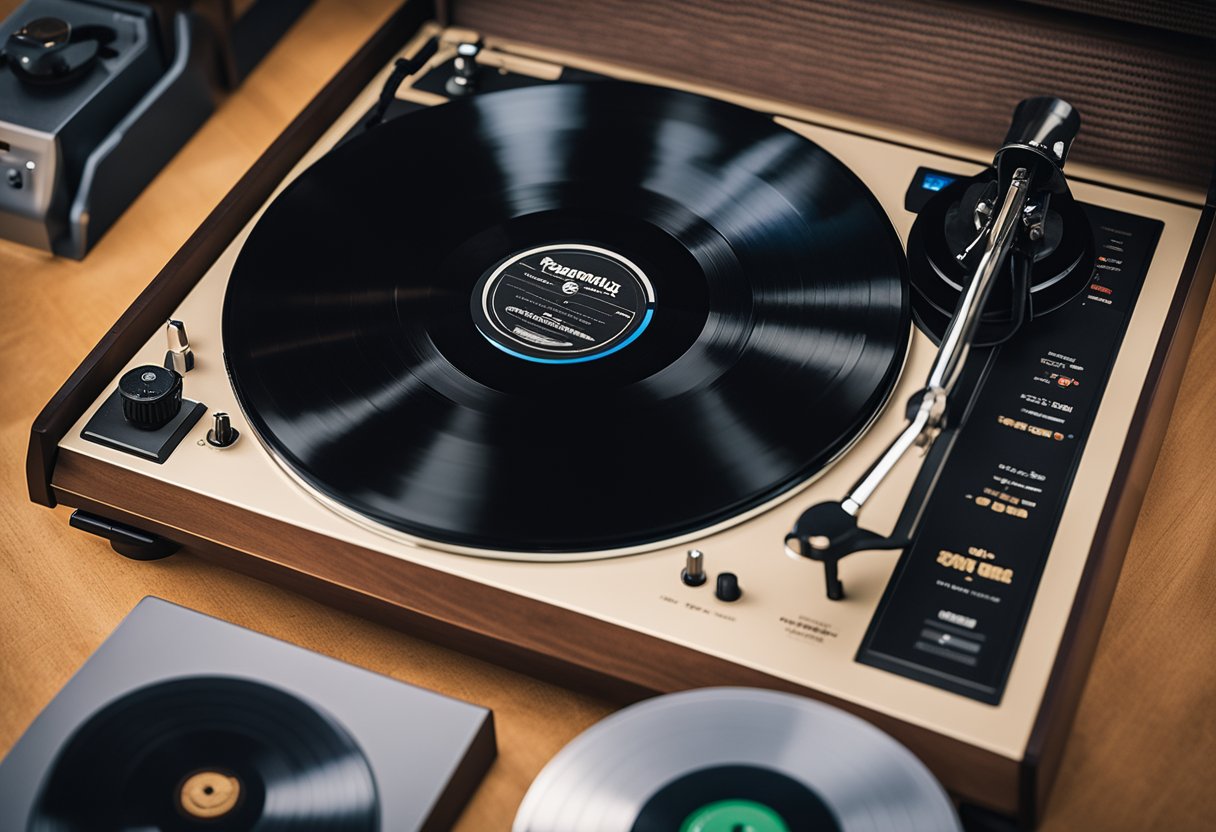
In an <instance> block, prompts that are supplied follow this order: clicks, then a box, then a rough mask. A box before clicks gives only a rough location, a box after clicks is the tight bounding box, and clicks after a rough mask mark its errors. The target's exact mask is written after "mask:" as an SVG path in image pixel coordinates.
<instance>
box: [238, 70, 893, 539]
mask: <svg viewBox="0 0 1216 832" xmlns="http://www.w3.org/2000/svg"><path fill="white" fill-rule="evenodd" d="M909 314H910V313H909V306H908V289H907V276H906V265H905V260H904V257H903V252H902V248H901V246H900V242H899V239H898V237H897V236H896V234H895V232H894V230H893V228H892V227H891V224H890V222H889V220H888V219H887V217H886V215H885V214H884V213H883V210H882V208H881V207H880V206H879V204H878V202H877V201H876V200H875V198H874V197H873V195H872V194H871V193H870V192H869V191H868V190H867V189H866V188H865V186H864V185H863V184H862V183H861V182H860V181H859V180H858V179H857V178H856V177H855V176H853V175H852V173H850V172H849V171H848V169H847V168H845V166H844V165H842V164H841V163H840V162H838V161H837V160H836V159H835V158H833V157H832V156H831V155H829V154H828V153H827V152H825V151H824V150H822V149H821V148H819V147H818V146H817V145H815V144H813V143H812V142H810V141H808V140H807V139H805V138H802V137H800V136H798V135H797V134H795V133H793V132H792V131H789V130H787V129H785V128H783V127H781V126H779V125H777V124H776V123H774V122H773V120H772V119H771V118H769V117H766V116H764V115H761V114H759V113H756V112H753V111H751V110H747V109H744V108H741V107H737V106H734V105H730V104H726V103H724V102H720V101H716V100H713V99H708V98H703V97H700V96H695V95H691V94H687V93H682V92H675V91H671V90H665V89H661V88H657V87H647V86H642V85H635V84H625V83H617V82H599V83H589V84H554V85H549V86H538V87H532V88H526V89H518V90H510V91H505V92H496V93H491V94H485V95H482V96H480V97H473V98H469V99H463V100H458V101H454V102H452V103H448V104H444V105H442V106H438V107H434V108H430V109H427V110H423V111H419V112H416V113H412V114H409V115H406V116H403V117H401V118H398V119H395V120H393V121H390V122H388V123H386V124H384V125H382V126H379V127H376V128H374V129H372V130H370V131H368V132H367V133H366V134H363V135H361V136H359V137H357V138H355V139H353V140H351V141H349V142H347V143H345V144H344V145H342V146H340V147H339V148H337V149H336V150H334V151H333V152H331V153H329V154H328V155H327V156H325V157H324V158H322V159H321V160H320V161H319V162H317V163H316V164H315V165H313V166H312V167H311V168H310V169H309V170H307V171H305V172H304V173H303V174H302V175H301V176H300V177H299V178H298V179H297V180H296V181H295V182H293V183H292V184H291V185H290V186H289V187H288V188H287V189H286V190H285V191H284V192H283V193H282V194H281V195H280V196H279V197H278V198H277V199H276V200H275V201H274V203H273V204H272V205H271V206H270V207H269V208H268V209H267V211H266V212H265V214H264V215H263V217H262V219H261V220H259V222H258V223H257V225H256V226H255V228H254V229H253V232H252V233H251V235H250V237H249V239H248V241H247V242H246V243H245V246H244V248H243V250H242V251H241V254H240V256H239V258H238V260H237V262H236V265H235V267H234V269H233V272H232V276H231V279H230V283H229V287H228V293H227V297H226V299H225V303H224V317H223V332H224V350H225V358H226V361H227V363H228V367H229V371H230V374H231V377H232V381H233V384H234V387H235V389H236V393H237V396H238V398H239V400H240V402H241V405H242V407H243V409H244V411H245V413H246V415H247V417H248V418H249V420H250V422H251V424H252V425H253V427H254V428H255V429H256V431H257V433H258V434H259V436H260V437H261V438H262V439H263V441H264V442H266V443H267V444H268V446H269V447H270V448H271V450H272V451H273V452H274V453H275V454H277V455H278V456H279V457H280V458H281V459H282V460H283V461H284V462H285V463H286V464H287V465H288V466H289V467H290V468H291V469H292V470H294V471H295V472H296V473H297V474H298V475H299V476H300V477H301V478H302V479H303V480H305V481H306V482H308V483H309V484H310V485H312V486H313V487H315V488H316V489H318V490H319V491H321V492H322V493H323V494H325V495H328V496H329V497H330V498H332V499H334V500H336V501H337V502H339V503H341V504H342V505H344V506H346V507H348V508H350V509H353V510H354V511H356V512H359V513H360V514H363V515H365V516H367V517H369V518H372V519H373V520H376V521H378V522H380V523H383V524H386V525H388V526H390V527H393V528H396V529H399V530H402V531H405V532H409V533H412V534H415V535H419V536H422V537H425V538H429V539H432V540H436V541H441V542H444V543H449V544H457V545H463V546H471V547H480V548H488V549H501V550H510V551H523V552H578V551H590V550H607V549H614V548H621V547H628V546H634V545H639V544H644V543H649V542H653V541H656V540H661V539H665V538H668V537H672V536H675V535H678V534H682V533H686V532H690V531H693V530H696V529H700V528H704V527H706V526H709V525H711V524H714V523H717V522H720V521H723V520H726V519H728V518H730V517H732V516H734V515H737V514H739V513H741V512H743V511H746V510H747V509H749V508H753V507H755V506H757V505H760V504H762V503H763V502H765V501H767V500H769V499H771V498H773V497H774V496H776V495H778V494H780V493H781V492H782V491H784V490H786V489H788V488H790V487H792V486H793V485H795V484H797V483H799V482H801V481H803V480H805V479H806V478H807V477H808V476H811V475H812V474H814V473H815V472H817V471H818V470H820V469H821V468H822V467H823V466H824V465H826V464H827V463H828V462H829V461H830V460H831V459H832V458H833V457H834V456H835V455H836V454H837V453H839V452H840V451H841V450H842V449H843V448H844V447H845V446H846V445H847V444H848V443H849V442H850V441H851V440H852V439H854V438H855V437H856V435H857V434H858V432H859V431H860V430H862V429H863V428H864V427H865V426H866V425H867V424H868V423H869V421H870V420H871V418H872V417H873V416H874V414H875V413H876V412H877V410H878V408H880V407H881V405H882V403H883V402H884V401H885V399H886V397H887V396H888V394H889V392H890V390H891V389H892V387H893V385H894V382H895V379H896V377H897V374H898V371H899V369H900V367H901V364H902V360H903V355H904V351H905V349H906V346H907V341H908V335H909V327H910V323H909Z"/></svg>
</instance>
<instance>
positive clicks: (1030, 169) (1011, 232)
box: [785, 98, 1080, 600]
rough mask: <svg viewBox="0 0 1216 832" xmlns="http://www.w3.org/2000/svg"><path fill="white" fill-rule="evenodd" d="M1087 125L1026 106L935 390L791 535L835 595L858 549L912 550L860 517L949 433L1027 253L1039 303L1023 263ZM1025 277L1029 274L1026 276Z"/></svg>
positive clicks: (986, 215) (939, 360)
mask: <svg viewBox="0 0 1216 832" xmlns="http://www.w3.org/2000/svg"><path fill="white" fill-rule="evenodd" d="M1079 126H1080V117H1079V116H1078V115H1077V113H1076V111H1075V110H1074V109H1073V108H1072V107H1071V106H1070V105H1069V104H1067V103H1066V102H1064V101H1061V100H1060V99H1056V98H1032V99H1027V100H1026V101H1023V102H1022V103H1021V104H1019V105H1018V108H1017V110H1016V111H1015V112H1014V118H1013V123H1012V125H1011V126H1010V129H1009V133H1008V135H1007V136H1006V138H1005V142H1004V144H1003V145H1002V146H1001V149H1000V150H999V151H997V154H996V157H995V159H994V161H993V167H994V169H995V173H996V178H995V181H993V182H992V183H991V184H990V186H989V188H988V190H987V192H986V193H985V196H984V197H983V198H981V199H979V200H978V201H977V203H976V205H975V208H974V211H973V216H974V221H975V226H976V229H977V231H978V235H977V236H976V238H975V240H974V241H973V242H972V243H971V244H970V245H969V246H967V248H966V249H964V250H963V251H961V252H959V253H958V254H957V255H956V256H957V258H958V260H959V261H960V262H962V263H964V264H966V265H968V266H970V263H971V261H972V260H973V261H974V268H969V269H968V271H969V272H970V274H971V278H970V281H969V282H968V283H967V285H966V286H965V288H964V291H963V294H962V296H961V297H960V299H959V302H958V306H957V307H956V309H955V312H954V315H953V317H952V318H951V320H950V323H949V326H948V327H947V329H946V331H945V334H944V335H943V337H942V340H941V345H940V347H939V349H938V353H937V357H936V358H935V360H934V362H933V366H932V368H931V369H930V371H929V375H928V378H927V379H926V381H925V386H924V387H923V388H921V389H920V390H919V391H918V392H917V393H916V394H914V395H913V396H912V398H911V399H910V400H909V401H908V405H907V420H908V421H907V425H906V426H905V427H904V429H903V431H902V432H901V433H900V434H899V435H898V436H897V437H896V438H895V439H894V441H892V442H891V444H890V445H888V446H887V448H886V450H885V451H884V452H883V453H882V455H881V456H880V457H879V458H878V459H877V460H876V461H875V462H874V463H873V464H872V465H871V466H870V467H869V469H867V470H866V472H865V474H864V475H863V476H862V477H861V478H860V479H859V480H858V481H857V482H856V483H855V484H854V486H853V487H852V489H850V490H849V493H848V495H847V496H846V497H845V498H844V499H843V500H840V501H838V502H825V503H819V504H817V505H814V506H811V507H810V508H809V509H807V510H806V511H805V512H803V513H802V515H801V516H800V517H799V518H798V520H797V522H796V523H795V524H794V528H793V530H792V531H790V533H789V534H787V535H786V537H785V547H786V551H787V553H788V554H789V555H790V556H791V557H795V558H802V557H806V558H810V559H812V560H818V561H822V562H823V566H824V576H825V578H826V581H827V595H828V598H830V599H832V600H840V599H841V598H843V597H844V586H843V584H842V583H841V581H840V576H839V572H838V568H837V567H838V564H839V562H840V559H841V558H844V557H846V556H848V555H851V554H853V553H854V552H861V551H868V550H878V549H902V548H904V547H906V546H908V545H909V543H910V542H911V537H912V530H911V529H900V528H897V529H896V531H895V532H893V533H892V534H890V535H882V534H878V533H877V532H873V531H870V530H868V529H865V528H862V527H861V526H860V525H859V523H858V518H859V516H860V514H861V512H862V510H863V509H864V507H865V505H866V503H867V501H869V499H870V498H871V497H872V496H873V495H874V492H875V491H877V490H878V488H879V486H880V485H882V483H883V481H884V480H886V478H887V477H888V476H889V475H890V474H891V472H892V471H893V470H894V468H895V466H896V464H897V463H898V462H899V461H900V459H902V458H903V457H904V455H905V454H907V453H908V452H909V451H910V450H911V449H912V448H920V449H922V452H924V453H928V451H929V449H930V448H932V446H933V444H934V442H935V441H936V440H937V438H938V436H939V435H940V434H941V432H942V429H943V428H944V427H946V425H947V423H948V420H949V418H950V416H951V409H952V405H953V404H955V402H954V401H953V398H952V396H953V393H954V392H955V387H956V385H957V383H958V380H959V376H960V374H961V371H962V368H963V365H964V363H965V362H966V359H967V355H968V353H969V352H970V350H971V347H972V345H973V344H974V343H975V339H976V333H977V330H978V328H979V325H980V319H981V316H982V315H983V313H984V309H985V305H986V304H987V302H988V299H989V297H990V296H991V295H992V289H993V286H994V285H995V284H996V283H997V282H998V281H997V278H998V277H999V276H1000V275H1001V274H1002V270H1003V269H1005V268H1006V267H1008V266H1010V261H1011V260H1016V258H1017V257H1022V258H1025V260H1023V261H1022V264H1016V265H1015V266H1014V272H1015V275H1014V285H1015V286H1017V287H1019V288H1020V290H1022V291H1024V292H1025V293H1026V295H1027V298H1026V302H1027V303H1029V297H1028V296H1029V284H1028V282H1027V280H1026V279H1025V274H1024V272H1022V268H1021V266H1023V265H1025V264H1031V263H1033V262H1034V255H1035V250H1036V247H1037V246H1038V245H1040V244H1041V241H1042V240H1043V236H1044V234H1043V219H1044V216H1045V215H1046V211H1047V204H1048V200H1049V199H1050V197H1051V195H1052V193H1067V184H1066V183H1065V181H1064V176H1063V173H1062V168H1063V165H1064V160H1065V158H1066V156H1067V153H1068V148H1069V146H1070V145H1071V143H1072V140H1073V138H1075V136H1076V134H1077V129H1078V128H1079ZM989 174H991V172H989ZM1002 192H1003V196H1000V198H999V202H997V201H996V198H997V196H998V195H1000V194H1001V193H1002ZM977 251H978V252H979V256H978V259H976V258H975V253H976V252H977ZM1011 255H1015V256H1011ZM1025 267H1026V268H1028V265H1025ZM1018 272H1022V278H1021V279H1019V278H1018V276H1017V273H1018Z"/></svg>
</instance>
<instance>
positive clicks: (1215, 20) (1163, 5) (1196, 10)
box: [1024, 0, 1216, 48]
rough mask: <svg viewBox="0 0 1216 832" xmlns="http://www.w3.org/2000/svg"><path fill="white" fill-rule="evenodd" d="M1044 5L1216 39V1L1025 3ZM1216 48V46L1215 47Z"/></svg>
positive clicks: (1059, 0) (1056, 0) (1032, 0)
mask: <svg viewBox="0 0 1216 832" xmlns="http://www.w3.org/2000/svg"><path fill="white" fill-rule="evenodd" d="M1024 2H1029V3H1038V4H1039V5H1041V6H1055V7H1056V8H1058V9H1067V10H1069V11H1074V12H1081V13H1082V14H1087V15H1091V16H1095V17H1106V18H1110V19H1112V20H1123V21H1126V22H1128V23H1134V24H1137V25H1140V26H1156V27H1157V28H1159V29H1168V30H1170V31H1172V32H1183V33H1185V34H1189V35H1199V36H1200V37H1205V38H1216V3H1213V2H1212V0H1024ZM1214 48H1216V47H1214Z"/></svg>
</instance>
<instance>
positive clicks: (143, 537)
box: [68, 509, 181, 560]
mask: <svg viewBox="0 0 1216 832" xmlns="http://www.w3.org/2000/svg"><path fill="white" fill-rule="evenodd" d="M68 524H69V525H70V526H71V527H72V528H74V529H80V530H81V531H84V532H88V533H89V534H95V535H97V536H98V537H104V538H105V539H106V540H108V541H110V547H111V548H112V549H113V550H114V551H115V552H118V554H120V555H122V556H123V557H124V558H130V559H131V560H160V559H161V558H167V557H169V555H172V554H173V553H174V552H176V551H177V550H178V549H180V548H181V546H180V545H178V544H177V543H174V542H173V541H172V540H166V539H165V538H163V537H160V536H159V535H155V534H150V533H148V532H145V531H142V530H140V529H137V528H135V527H133V526H128V525H126V524H124V523H116V522H114V521H113V520H107V519H106V518H104V517H98V516H97V515H96V514H91V513H89V512H87V511H84V510H82V509H76V511H74V512H72V516H71V518H70V519H69V520H68Z"/></svg>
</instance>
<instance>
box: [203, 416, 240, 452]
mask: <svg viewBox="0 0 1216 832" xmlns="http://www.w3.org/2000/svg"><path fill="white" fill-rule="evenodd" d="M240 438H241V432H240V431H239V430H237V429H236V428H234V427H233V426H232V419H231V418H229V416H228V414H227V413H224V412H222V411H221V412H218V413H216V414H215V416H213V417H212V425H211V430H209V431H207V442H208V444H210V445H211V446H212V447H215V448H231V447H232V446H233V445H235V444H236V440H238V439H240Z"/></svg>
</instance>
